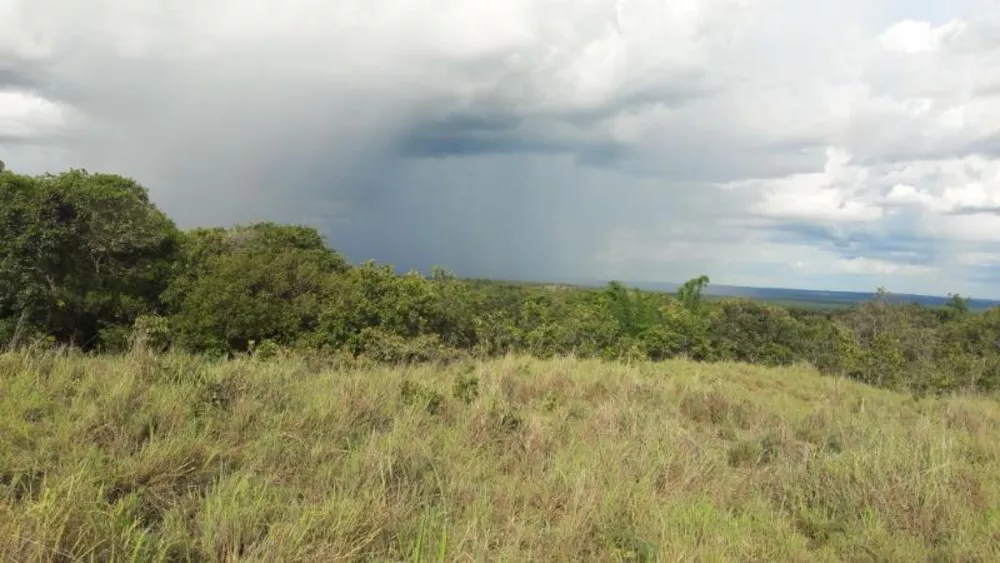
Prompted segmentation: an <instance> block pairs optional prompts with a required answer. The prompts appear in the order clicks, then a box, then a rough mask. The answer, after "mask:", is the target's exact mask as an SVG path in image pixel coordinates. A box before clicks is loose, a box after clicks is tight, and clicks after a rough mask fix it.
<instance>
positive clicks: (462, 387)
mask: <svg viewBox="0 0 1000 563" xmlns="http://www.w3.org/2000/svg"><path fill="white" fill-rule="evenodd" d="M452 395H453V396H454V397H455V398H456V399H458V400H459V401H462V402H463V403H465V404H470V403H472V402H473V401H475V400H476V398H477V397H479V378H478V377H476V376H474V375H460V376H458V378H457V379H456V380H455V385H454V386H453V387H452Z"/></svg>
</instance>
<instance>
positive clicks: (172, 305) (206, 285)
mask: <svg viewBox="0 0 1000 563" xmlns="http://www.w3.org/2000/svg"><path fill="white" fill-rule="evenodd" d="M180 264H181V265H180V269H181V272H180V274H179V275H178V276H177V277H176V279H175V280H174V281H173V283H172V284H171V285H170V287H169V289H168V290H167V291H166V292H165V293H164V295H163V299H164V301H165V302H166V304H167V305H168V306H169V310H170V312H171V313H172V317H171V321H172V325H173V327H174V330H175V332H176V335H177V337H178V340H179V342H180V344H181V345H183V346H185V347H189V348H192V349H195V350H212V351H216V352H231V351H245V350H247V349H248V348H249V347H250V344H251V342H253V341H257V342H262V341H264V340H273V341H275V342H277V343H279V344H292V343H293V342H294V341H295V340H296V339H298V338H300V337H302V336H303V335H304V334H305V333H307V332H309V331H312V330H314V329H315V328H316V326H317V322H318V319H319V316H320V312H321V311H322V310H323V308H324V307H325V304H326V302H327V301H328V297H329V296H330V295H331V294H332V293H333V292H334V291H335V288H334V286H333V280H332V278H331V276H333V275H335V274H341V273H343V272H345V271H347V268H348V267H347V263H346V261H345V260H344V259H343V257H341V256H340V255H339V254H338V253H336V252H334V251H333V250H331V249H329V248H327V247H326V244H325V243H324V242H323V238H322V237H321V236H320V234H319V233H318V232H317V231H316V230H315V229H311V228H309V227H302V226H297V225H290V226H280V225H275V224H273V223H258V224H254V225H249V226H236V227H233V228H230V229H198V230H195V231H192V232H190V233H187V234H186V235H185V237H184V244H183V252H182V258H181V260H180Z"/></svg>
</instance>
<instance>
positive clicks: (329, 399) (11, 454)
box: [0, 352, 1000, 562]
mask: <svg viewBox="0 0 1000 563" xmlns="http://www.w3.org/2000/svg"><path fill="white" fill-rule="evenodd" d="M0 383H2V386H0V560H4V561H18V562H28V561H78V560H79V561H144V562H145V561H236V560H241V561H350V560H365V561H370V560H376V561H404V560H405V561H473V560H476V561H478V560H490V561H494V560H496V561H501V560H502V561H576V560H599V561H616V560H618V561H623V560H624V561H679V560H700V561H730V560H737V561H810V562H812V561H839V560H849V561H874V560H879V561H881V560H899V561H921V560H941V561H943V560H955V561H996V560H1000V405H998V403H997V401H996V400H994V399H990V398H985V397H951V398H925V399H915V398H912V397H910V396H907V395H902V394H895V393H891V392H888V391H881V390H876V389H872V388H869V387H865V386H863V385H860V384H857V383H854V382H850V381H846V380H841V379H837V378H830V377H821V376H819V375H816V374H815V373H813V372H812V371H810V370H808V369H805V368H794V369H793V368H789V369H763V368H754V367H748V366H743V365H714V366H710V365H700V364H695V363H688V362H684V361H671V362H665V363H660V364H652V363H639V364H634V365H624V364H612V363H601V362H597V361H575V360H569V359H566V360H552V361H539V360H533V359H527V358H507V359H502V360H497V361H492V362H483V363H472V362H470V363H459V364H455V365H452V366H449V367H434V366H424V367H415V368H395V369H393V368H383V367H347V366H337V365H334V364H332V363H327V364H323V363H321V362H320V361H319V360H315V359H313V360H309V359H288V358H285V359H274V360H271V361H267V362H261V361H253V360H249V359H248V360H237V361H230V362H221V361H214V360H208V359H204V358H198V357H193V356H186V355H164V356H155V355H147V354H144V353H138V352H137V353H133V354H131V355H128V356H122V357H84V356H80V355H75V354H72V353H66V354H61V355H57V354H30V353H18V354H7V355H0Z"/></svg>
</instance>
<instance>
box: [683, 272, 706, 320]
mask: <svg viewBox="0 0 1000 563" xmlns="http://www.w3.org/2000/svg"><path fill="white" fill-rule="evenodd" d="M709 283H710V280H709V279H708V276H705V275H701V276H698V277H697V278H694V279H690V280H688V281H686V282H684V285H682V286H681V287H680V289H678V290H677V299H679V300H680V302H681V303H683V304H684V306H685V307H687V308H688V310H690V311H696V310H698V309H699V308H701V303H702V299H701V293H702V291H704V290H705V288H706V287H708V284H709Z"/></svg>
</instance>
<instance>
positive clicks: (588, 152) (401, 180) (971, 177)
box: [0, 0, 1000, 292]
mask: <svg viewBox="0 0 1000 563" xmlns="http://www.w3.org/2000/svg"><path fill="white" fill-rule="evenodd" d="M13 5H14V6H15V8H14V9H13V11H12V14H13V15H12V16H11V17H10V18H6V23H0V37H4V38H5V39H2V40H0V90H3V89H10V90H16V91H18V92H22V93H24V95H25V96H36V97H37V98H43V99H45V100H48V101H50V102H54V103H58V104H61V106H60V107H62V108H65V109H66V111H67V112H69V113H67V115H69V116H70V117H67V118H66V119H65V127H64V128H63V129H60V130H59V131H58V132H56V131H53V130H52V129H51V128H49V129H46V128H44V127H41V126H38V128H37V129H36V130H34V131H35V133H34V134H32V135H26V134H23V133H20V132H18V133H10V132H8V131H4V130H0V158H3V159H4V160H5V161H7V162H8V165H9V166H10V167H11V168H14V169H16V170H23V171H26V172H41V171H45V170H53V169H59V168H65V167H69V166H81V165H82V166H86V167H87V168H89V169H93V170H108V171H114V172H121V173H124V174H127V175H131V176H134V177H136V178H137V179H139V180H140V181H142V182H143V183H144V184H146V185H147V186H149V187H150V189H151V192H152V194H153V196H154V198H155V199H156V201H157V202H158V203H159V204H160V205H161V206H162V207H163V208H164V209H166V210H167V211H168V212H169V213H171V214H172V215H173V216H175V217H176V218H177V219H178V221H179V222H180V223H181V224H182V225H183V226H193V225H201V224H218V223H223V224H225V223H232V222H238V221H239V222H243V221H250V220H258V219H275V220H282V221H303V222H308V223H311V224H314V225H316V226H318V227H320V228H321V229H322V230H323V231H324V232H325V233H327V234H328V235H329V237H330V239H331V242H332V244H333V245H335V246H337V247H338V248H341V249H343V250H344V251H345V252H346V253H347V254H348V255H349V256H350V257H351V258H353V259H364V258H368V257H375V258H378V259H380V260H386V261H390V262H393V263H395V264H397V265H398V266H400V267H401V268H402V269H407V268H411V267H419V268H426V267H427V266H429V265H431V264H435V263H437V264H442V265H446V266H451V267H454V268H455V269H456V270H458V271H459V272H460V273H464V274H468V275H489V276H495V277H508V278H510V277H528V278H532V277H535V278H537V277H561V278H575V277H591V278H604V277H612V276H613V277H624V278H629V279H644V280H650V281H656V280H664V281H678V280H681V279H683V278H685V277H689V276H691V275H697V274H698V273H702V272H707V273H709V274H712V276H713V279H716V280H718V281H719V282H720V283H756V284H759V285H803V284H806V285H809V284H812V285H822V286H824V287H834V288H847V289H871V288H872V287H875V286H876V285H883V284H884V285H888V286H890V287H892V286H894V285H899V286H901V287H900V289H901V290H912V289H914V288H917V289H922V290H923V291H938V292H940V291H941V290H942V289H943V288H945V286H946V284H947V289H957V290H963V289H964V288H963V287H955V286H956V284H958V283H960V282H961V280H959V281H958V282H957V281H956V280H952V279H949V280H945V281H943V282H939V281H938V280H939V279H940V278H936V277H935V276H936V275H937V273H940V272H935V271H933V270H934V269H938V270H942V269H949V270H956V268H957V267H955V264H956V262H954V260H955V258H954V257H955V256H958V255H961V254H962V253H963V252H972V251H974V250H976V249H978V248H979V247H978V245H979V244H980V243H982V242H984V241H983V240H982V239H983V237H984V236H986V235H984V234H983V233H987V232H988V230H989V229H988V228H989V226H990V225H989V224H986V223H982V224H977V225H974V226H973V227H970V228H969V229H967V232H965V233H964V234H962V235H961V236H962V237H965V238H964V239H963V240H964V242H961V243H959V242H955V241H953V240H952V238H954V237H952V236H951V235H948V234H946V233H947V229H946V228H945V227H946V226H948V225H950V224H949V223H947V220H948V219H947V214H948V213H951V212H955V211H956V210H957V211H959V212H961V211H962V210H963V209H966V208H963V207H961V206H958V207H955V206H953V207H952V208H950V210H944V211H933V210H932V203H933V202H944V203H941V205H944V204H945V203H948V202H953V201H954V202H958V203H962V202H965V201H966V200H968V201H975V202H979V203H978V204H977V205H979V207H976V209H989V208H990V205H991V204H990V200H989V198H988V197H986V196H976V197H979V198H980V199H975V200H974V199H970V198H972V197H973V195H969V194H971V192H969V194H965V192H962V193H959V192H954V193H952V192H947V193H948V194H950V195H948V196H947V197H945V194H946V189H947V188H949V187H951V188H955V189H958V188H963V186H965V185H967V184H970V183H972V182H977V181H978V182H980V183H984V182H985V184H986V185H988V186H992V185H993V184H991V182H993V181H994V180H993V178H992V177H991V176H989V175H984V174H983V173H979V179H978V180H977V179H976V176H975V174H966V173H964V172H960V171H959V169H958V167H957V166H952V165H947V166H946V165H944V164H942V165H940V166H938V165H934V166H932V165H928V164H927V162H932V161H933V162H936V161H947V160H961V159H964V158H966V157H967V156H968V155H970V154H981V155H985V157H987V158H992V157H994V156H1000V155H997V154H996V149H997V146H998V145H997V144H996V139H997V138H998V137H997V135H998V131H1000V127H998V126H1000V121H998V120H995V119H994V118H992V117H990V116H991V115H1000V112H998V111H997V110H1000V103H998V102H997V101H996V100H994V99H993V98H990V97H989V92H991V91H992V90H991V88H994V87H995V86H996V85H997V84H1000V80H998V81H993V77H997V78H1000V65H998V64H997V57H998V56H1000V52H998V49H1000V46H998V45H996V42H994V41H992V40H991V39H990V37H992V36H991V35H990V33H989V29H988V28H987V27H986V25H987V24H977V23H975V22H973V21H972V20H970V22H971V23H970V24H969V25H968V26H967V28H966V31H964V32H962V33H959V34H957V35H955V38H954V39H950V40H949V41H944V42H942V43H941V46H939V47H937V50H936V51H935V50H931V51H927V52H921V53H917V54H912V53H910V54H907V53H902V54H901V53H896V52H890V51H888V50H887V49H886V48H884V47H882V46H880V43H879V41H878V39H877V37H878V35H879V34H880V33H882V32H883V31H885V28H887V27H888V26H891V25H892V24H894V23H896V22H897V21H900V20H903V19H905V18H907V17H909V16H913V17H920V15H921V14H919V13H917V12H913V13H909V12H906V11H905V9H900V8H899V6H898V5H895V4H892V3H887V2H884V3H878V2H876V3H872V2H862V1H861V0H850V1H848V2H832V1H825V0H824V1H822V2H818V3H808V5H805V4H803V3H796V2H790V1H788V0H756V1H749V0H748V1H738V0H732V1H729V0H684V1H683V2H677V3H671V4H669V5H664V4H663V3H662V2H656V1H653V0H619V1H617V2H614V3H611V2H598V1H587V2H578V3H573V4H572V5H570V4H559V5H557V4H553V3H546V2H542V1H532V0H521V1H517V2H509V3H491V2H485V1H482V2H477V1H471V2H470V1H466V2H457V1H455V2H444V3H442V4H440V5H437V7H436V8H435V10H434V11H433V12H432V11H430V10H429V9H428V10H423V11H414V10H410V11H407V10H404V9H403V7H402V4H400V3H397V2H392V1H389V0H378V1H374V2H360V1H358V2H356V1H353V0H348V1H345V2H339V3H321V2H315V1H313V0H294V1H292V2H289V3H283V4H282V3H277V2H273V3H268V2H262V3H258V4H255V5H254V6H252V7H251V6H246V5H244V4H241V3H236V2H231V1H229V0H206V1H205V2H203V3H200V4H199V5H198V6H197V7H194V6H192V7H189V8H186V9H184V10H174V9H171V8H170V6H171V4H168V3H166V2H165V1H162V0H142V1H139V2H133V3H130V4H128V5H127V6H128V9H127V10H125V9H124V8H125V7H126V4H125V3H122V2H116V1H114V0H102V1H100V2H95V3H93V4H92V5H88V6H86V7H81V5H80V4H78V3H72V2H69V0H34V1H33V2H28V0H13ZM914 9H915V8H914ZM956 9H957V8H956ZM84 13H85V14H86V16H87V17H86V18H81V17H80V16H81V15H83V14H84ZM956 13H957V12H956ZM941 23H943V22H941V21H936V22H933V25H930V26H928V28H927V29H930V30H931V31H933V30H934V29H935V28H934V26H936V25H940V24H941ZM5 25H7V26H8V27H4V26H5ZM990 25H992V24H990ZM917 31H920V30H919V29H918V30H917ZM963 33H964V34H963ZM907 37H909V36H907ZM907 37H904V39H907ZM11 38H13V39H11ZM920 39H921V38H920V37H917V38H916V39H913V38H912V37H909V39H907V40H912V41H919V40H920ZM972 69H974V70H975V71H976V72H977V73H978V75H979V76H980V77H981V78H980V79H978V81H976V82H975V83H968V82H967V80H966V78H965V77H967V76H969V71H970V70H972ZM26 99H27V98H26ZM924 100H930V102H929V104H930V105H929V106H928V109H925V110H920V111H917V110H916V109H913V108H918V109H919V107H922V106H921V104H923V103H925V102H924ZM23 105H24V108H22V109H19V110H18V112H19V113H16V112H13V111H11V112H9V113H10V115H9V117H5V115H6V114H4V112H3V110H2V109H0V124H4V123H8V121H4V120H5V119H9V120H10V121H9V122H10V123H13V124H16V125H17V127H18V128H19V129H16V131H22V129H21V128H22V126H23V127H28V126H29V125H30V124H31V123H38V120H39V119H40V117H39V116H38V115H37V112H36V113H31V112H30V111H29V110H30V108H31V107H32V106H31V105H30V103H27V102H25V103H24V104H23ZM956 108H957V109H956ZM32 111H33V110H32ZM991 112H992V113H991ZM51 119H55V118H51ZM32 120H34V121H32ZM43 125H44V124H43ZM0 129H2V127H0ZM10 130H11V131H14V130H15V129H14V128H11V129H10ZM25 130H26V129H25ZM28 143H31V144H28ZM831 147H833V148H838V149H842V150H844V151H846V152H847V153H849V154H850V155H851V160H850V163H851V164H850V165H845V166H848V167H850V166H853V167H856V168H857V169H856V170H855V169H853V168H852V169H851V170H850V171H849V173H848V172H838V170H840V169H839V168H838V169H836V170H833V172H829V173H828V172H825V171H824V170H825V167H829V165H830V161H829V159H828V154H827V153H828V150H829V149H830V148H831ZM838 166H839V165H838ZM908 167H909V168H908ZM911 168H912V169H914V170H917V169H919V172H920V173H919V174H916V173H912V172H908V171H907V170H910V169H911ZM817 175H818V176H817ZM911 176H912V178H911ZM789 178H791V179H792V180H788V179H789ZM796 178H799V179H797V180H796ZM803 178H804V179H803ZM782 181H785V182H786V184H787V185H786V184H781V185H779V184H780V182H782ZM904 181H905V182H910V183H913V184H914V185H915V188H919V189H920V190H924V191H922V192H920V194H923V195H920V197H922V198H924V199H920V200H919V203H912V202H909V203H905V204H904V203H899V202H895V201H888V200H886V198H887V196H888V195H889V194H890V192H891V190H892V189H893V187H894V186H895V185H896V184H899V183H903V182H904ZM741 182H742V183H741ZM730 184H733V185H730ZM736 184H739V185H736ZM782 186H783V187H782ZM830 186H832V187H830ZM827 188H829V190H828V191H827V192H824V191H823V190H824V189H827ZM991 189H992V188H991ZM998 189H1000V187H998ZM775 190H779V191H781V190H784V191H783V192H782V193H785V194H786V197H784V199H775V193H776V192H775ZM830 190H832V191H830ZM833 192H836V193H833ZM925 192H926V193H925ZM977 193H978V192H977ZM956 194H957V195H956ZM962 194H965V195H962ZM918 195H919V194H918ZM913 197H917V196H913ZM810 198H812V199H810ZM817 198H818V199H817ZM948 198H951V199H948ZM983 198H985V199H983ZM813 200H816V201H819V202H820V203H819V204H812V205H811V206H810V205H809V204H808V202H809V201H813ZM980 200H982V201H980ZM825 201H829V202H833V204H834V205H841V206H842V208H841V209H842V210H843V209H855V210H859V211H857V212H856V213H855V216H857V217H862V216H863V217H869V216H870V217H871V218H869V219H865V220H863V221H858V220H854V219H852V220H851V221H846V220H845V219H844V217H845V214H844V213H840V214H838V213H836V212H834V213H824V212H820V211H817V210H820V209H821V205H822V204H823V202H825ZM998 201H1000V200H998ZM775 202H781V205H782V206H783V207H782V208H781V209H780V210H779V211H780V213H778V212H777V211H775V209H776V208H775V207H774V205H776V204H775ZM769 205H770V207H769ZM851 205H853V206H854V207H850V206H851ZM949 205H950V204H949ZM928 206H931V207H928ZM934 209H936V208H934ZM942 209H943V208H942ZM803 210H805V211H803ZM803 213H804V214H803ZM908 266H920V267H926V268H929V269H930V270H931V271H930V272H929V273H927V272H925V270H923V269H920V268H909V269H907V268H906V267H908ZM970 271H971V270H970ZM968 279H969V280H972V281H969V282H968V283H969V284H970V288H972V289H976V288H980V286H978V285H976V284H977V283H979V281H977V280H979V279H980V278H978V277H969V278H968ZM963 283H964V282H963Z"/></svg>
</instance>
